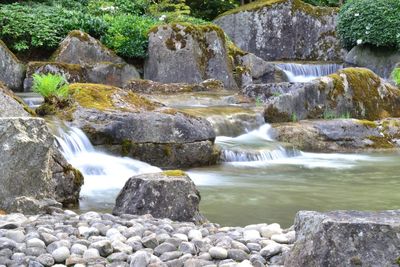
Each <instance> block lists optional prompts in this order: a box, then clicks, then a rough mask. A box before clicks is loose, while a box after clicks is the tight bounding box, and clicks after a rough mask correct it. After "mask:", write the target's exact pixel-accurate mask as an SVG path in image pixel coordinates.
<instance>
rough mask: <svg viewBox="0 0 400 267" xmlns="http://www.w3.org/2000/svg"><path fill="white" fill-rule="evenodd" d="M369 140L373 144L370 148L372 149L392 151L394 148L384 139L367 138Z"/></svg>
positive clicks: (376, 137)
mask: <svg viewBox="0 0 400 267" xmlns="http://www.w3.org/2000/svg"><path fill="white" fill-rule="evenodd" d="M368 139H369V140H371V141H372V142H374V143H373V144H372V145H371V146H370V147H371V148H374V149H393V148H394V147H395V146H394V145H393V144H392V143H391V142H390V140H388V139H387V138H386V137H384V136H382V137H378V136H369V137H368Z"/></svg>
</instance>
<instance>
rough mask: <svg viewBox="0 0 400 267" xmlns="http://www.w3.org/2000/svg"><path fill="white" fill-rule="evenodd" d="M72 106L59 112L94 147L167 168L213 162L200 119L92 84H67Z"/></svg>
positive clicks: (210, 137)
mask: <svg viewBox="0 0 400 267" xmlns="http://www.w3.org/2000/svg"><path fill="white" fill-rule="evenodd" d="M70 92H71V99H72V102H73V103H72V104H71V106H69V107H66V108H65V109H63V110H59V112H58V113H57V114H58V115H60V116H61V117H63V118H65V117H66V118H68V119H70V120H71V122H72V124H73V125H75V126H77V127H79V128H80V129H82V130H83V131H84V132H85V133H86V134H87V135H88V137H89V139H90V140H91V141H92V143H93V144H94V145H96V146H101V147H102V148H103V149H106V150H108V151H110V152H112V153H114V154H119V155H123V156H130V157H133V158H136V159H139V160H142V161H145V162H148V163H150V164H152V165H156V166H159V167H166V168H177V167H179V168H180V167H190V166H202V165H209V164H213V163H215V162H216V160H217V158H218V153H217V151H216V150H215V149H214V140H215V132H214V130H213V128H212V126H211V124H210V123H209V122H208V121H206V120H205V119H202V118H197V117H194V116H190V115H186V114H183V113H181V112H178V111H177V110H174V109H171V108H168V107H165V106H163V105H161V104H159V103H156V102H153V101H150V100H148V99H147V98H145V97H142V96H139V95H137V94H135V93H133V92H132V91H130V90H122V89H120V88H117V87H111V86H106V85H98V84H97V85H96V84H72V85H70Z"/></svg>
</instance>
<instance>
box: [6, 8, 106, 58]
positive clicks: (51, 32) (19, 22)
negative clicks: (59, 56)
mask: <svg viewBox="0 0 400 267" xmlns="http://www.w3.org/2000/svg"><path fill="white" fill-rule="evenodd" d="M0 18H1V19H0V38H1V39H3V40H4V41H5V42H6V43H7V44H8V45H9V46H10V48H11V49H12V50H14V51H17V52H21V51H26V50H28V49H32V48H43V49H54V48H56V47H57V46H58V44H59V42H60V41H61V40H62V39H63V38H64V37H65V36H66V35H67V34H68V32H70V31H71V30H76V29H81V30H83V31H86V32H88V33H89V34H91V35H93V36H94V37H100V36H101V35H102V34H103V32H104V31H105V28H106V27H107V26H106V25H105V22H104V21H103V20H102V19H100V18H97V17H92V16H90V15H88V14H87V13H85V12H83V11H77V10H72V11H70V10H68V9H66V8H64V7H63V6H62V5H56V6H48V5H44V4H33V5H25V4H18V3H15V4H11V5H0Z"/></svg>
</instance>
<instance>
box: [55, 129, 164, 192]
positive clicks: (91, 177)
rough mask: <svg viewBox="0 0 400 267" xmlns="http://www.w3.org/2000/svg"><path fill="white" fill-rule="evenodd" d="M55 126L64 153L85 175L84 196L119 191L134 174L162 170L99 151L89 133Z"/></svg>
mask: <svg viewBox="0 0 400 267" xmlns="http://www.w3.org/2000/svg"><path fill="white" fill-rule="evenodd" d="M53 128H56V138H57V142H58V144H59V147H60V150H61V152H62V154H63V155H64V157H65V158H66V159H67V161H68V162H69V163H70V164H71V165H72V166H74V167H75V168H77V169H78V170H80V171H81V172H82V174H83V176H84V178H85V183H84V185H83V186H82V190H81V194H82V195H84V196H90V195H93V194H96V193H99V192H105V191H107V190H110V189H117V190H120V189H121V188H122V187H123V186H124V185H125V182H126V181H127V180H128V179H129V178H130V177H132V176H134V175H138V174H143V173H154V172H160V171H161V169H159V168H157V167H154V166H151V165H149V164H147V163H145V162H141V161H138V160H134V159H131V158H126V157H116V156H111V155H108V154H106V153H103V152H99V151H97V150H96V149H95V148H94V147H93V145H92V144H91V143H90V141H89V139H88V138H87V136H86V135H85V134H84V133H83V132H82V131H81V130H80V129H78V128H76V127H60V126H58V127H53ZM114 191H115V190H114ZM116 192H117V191H116ZM114 193H115V192H114ZM114 197H115V196H114Z"/></svg>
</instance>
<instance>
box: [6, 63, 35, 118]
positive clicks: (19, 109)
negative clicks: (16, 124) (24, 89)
mask: <svg viewBox="0 0 400 267" xmlns="http://www.w3.org/2000/svg"><path fill="white" fill-rule="evenodd" d="M0 64H1V63H0ZM27 111H29V108H28V107H27V106H26V105H25V104H23V102H22V100H21V99H19V98H18V97H17V96H16V95H15V94H14V93H13V92H12V91H11V90H9V89H8V88H7V87H6V86H5V85H4V84H3V83H2V82H0V118H1V117H29V116H30V114H29V113H28V112H27Z"/></svg>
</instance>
